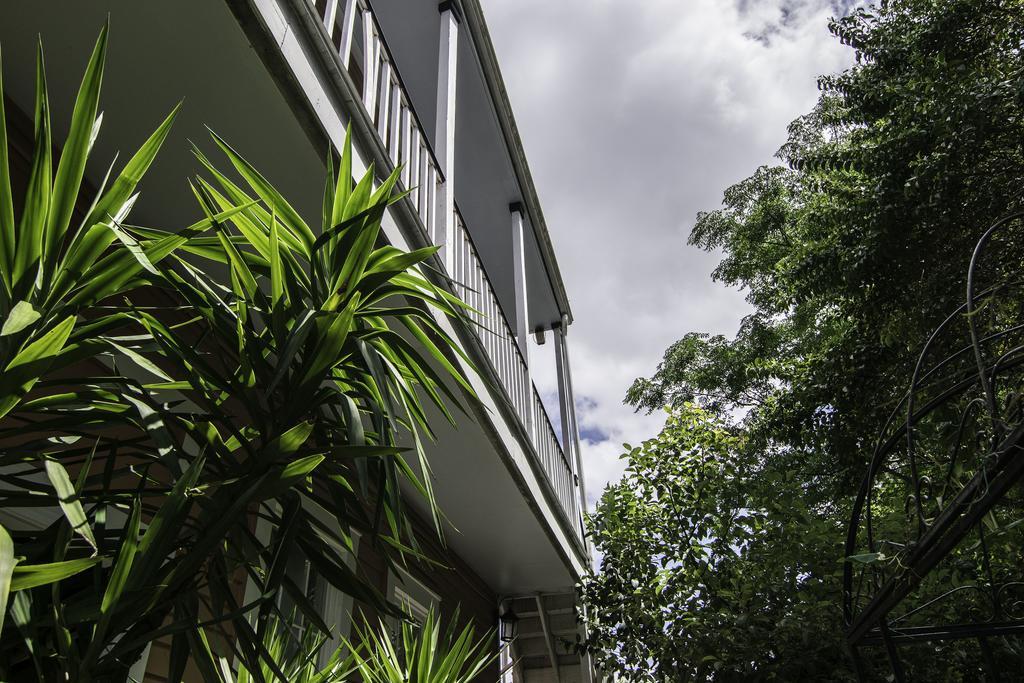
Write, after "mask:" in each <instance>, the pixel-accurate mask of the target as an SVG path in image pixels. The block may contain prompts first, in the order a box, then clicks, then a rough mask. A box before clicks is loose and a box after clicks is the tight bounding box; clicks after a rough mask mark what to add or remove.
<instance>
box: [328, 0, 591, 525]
mask: <svg viewBox="0 0 1024 683" xmlns="http://www.w3.org/2000/svg"><path fill="white" fill-rule="evenodd" d="M309 2H310V4H312V5H313V7H314V8H315V9H316V12H317V14H319V16H320V18H321V20H322V21H323V24H324V27H325V28H326V29H327V35H328V36H329V37H330V39H331V42H332V43H333V45H334V47H335V49H336V50H337V53H338V56H339V57H340V59H341V63H342V65H343V66H344V68H345V69H346V70H347V71H348V74H349V76H350V77H351V78H352V82H353V83H354V84H355V85H356V87H357V88H359V89H361V92H362V100H363V106H364V107H365V108H366V112H367V113H368V114H369V116H370V119H371V120H372V122H373V125H374V128H375V129H376V131H377V135H378V137H379V140H380V142H381V144H382V145H383V146H384V148H385V149H386V150H387V153H388V156H389V157H390V159H391V161H392V163H394V165H395V167H396V168H397V167H399V166H400V167H401V168H402V175H401V184H402V187H403V189H411V192H410V195H409V198H410V200H411V201H412V203H413V206H415V207H416V212H417V214H418V215H419V217H420V219H421V220H422V221H423V227H424V228H426V231H427V235H428V236H429V237H430V239H431V240H432V241H434V242H435V243H438V242H439V240H440V239H442V238H443V235H444V226H443V225H441V224H439V222H438V221H440V220H442V216H440V215H439V214H438V205H439V203H438V201H437V198H438V194H439V192H440V191H441V190H442V189H443V188H442V185H443V183H444V176H443V175H442V173H441V171H440V166H439V164H438V163H437V159H436V158H435V157H434V153H433V150H432V149H431V148H430V144H429V142H428V139H427V137H426V135H425V134H424V131H423V126H422V124H421V123H420V121H419V118H418V117H417V116H416V112H415V110H414V109H413V107H412V104H411V103H410V100H409V95H408V93H407V92H406V88H405V86H404V85H403V84H402V79H401V77H400V76H399V73H398V70H397V69H396V68H395V63H394V60H393V58H392V56H391V52H390V51H389V50H388V47H387V43H386V42H385V40H384V37H383V36H382V34H381V30H380V26H379V25H378V24H377V20H376V19H375V18H374V16H373V12H372V10H371V9H370V6H369V4H368V3H367V1H366V0H309ZM449 247H450V248H451V249H452V255H451V260H450V263H451V268H452V272H451V273H449V275H450V276H451V278H452V280H453V281H454V283H455V289H456V292H457V293H458V294H459V295H460V296H461V297H462V298H463V299H464V300H465V301H466V302H467V303H468V304H469V305H470V306H471V307H472V308H473V309H474V311H472V312H470V313H469V318H470V320H471V322H473V323H474V327H475V328H476V335H477V338H478V340H479V341H480V345H481V346H482V347H483V350H484V353H485V354H486V355H487V359H488V360H489V361H490V364H491V367H492V368H493V369H494V372H495V374H496V375H497V378H498V381H499V382H500V384H501V386H502V388H503V389H504V391H505V395H506V397H507V398H508V402H509V404H510V405H511V407H512V410H513V411H514V412H515V414H516V416H517V417H518V418H519V421H520V423H521V424H522V426H523V427H524V429H525V430H526V432H527V434H528V435H529V438H530V442H531V445H532V446H533V450H534V452H535V453H536V455H537V458H538V460H539V461H540V464H541V467H542V468H543V470H544V473H545V475H546V477H547V480H548V482H549V483H550V485H551V488H552V490H553V491H554V493H555V496H556V498H557V499H558V502H559V505H560V507H561V508H562V511H563V512H564V513H565V516H566V518H567V519H568V521H569V525H570V526H571V527H572V528H573V529H574V530H575V532H576V534H577V535H580V534H581V530H580V523H579V522H580V500H579V494H578V492H579V488H578V487H577V485H576V479H575V475H574V474H573V471H572V467H571V466H570V464H569V460H568V458H567V457H566V454H565V453H564V451H563V449H562V446H561V444H560V443H559V440H558V437H557V436H556V434H555V430H554V428H553V427H552V426H551V419H550V418H549V417H548V414H547V410H546V409H545V408H544V403H543V402H542V401H541V400H540V396H539V394H538V393H537V389H536V388H535V387H534V386H533V382H532V381H531V380H530V373H529V370H528V368H527V365H526V361H525V360H524V358H523V354H522V352H521V351H520V348H519V344H518V342H517V341H516V335H515V334H514V333H513V331H512V328H511V326H510V325H509V322H508V320H509V318H508V317H507V316H506V315H505V312H504V311H503V310H502V308H501V304H500V303H499V301H498V297H497V296H496V295H495V293H494V288H493V287H492V285H491V281H490V279H489V278H488V277H487V272H486V271H485V270H484V267H483V263H482V262H481V260H480V256H479V254H478V253H477V250H476V247H475V246H474V245H473V240H472V238H471V237H470V235H469V232H468V231H467V230H466V225H465V223H464V222H463V220H462V216H461V215H460V214H459V213H458V211H455V215H454V221H453V226H452V235H451V237H450V242H449Z"/></svg>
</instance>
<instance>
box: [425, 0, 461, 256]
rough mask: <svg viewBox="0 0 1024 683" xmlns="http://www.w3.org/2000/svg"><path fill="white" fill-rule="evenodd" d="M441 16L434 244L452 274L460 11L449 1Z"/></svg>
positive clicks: (447, 0) (441, 6) (442, 7)
mask: <svg viewBox="0 0 1024 683" xmlns="http://www.w3.org/2000/svg"><path fill="white" fill-rule="evenodd" d="M438 10H439V11H440V13H441V49H440V51H439V56H438V65H437V135H436V136H435V138H436V140H437V160H438V163H440V164H441V165H442V168H441V172H442V173H444V183H442V184H441V186H440V187H438V189H437V196H436V202H437V204H436V207H437V209H436V215H435V219H434V234H433V235H431V236H430V238H431V239H432V240H433V242H434V244H436V245H439V246H440V247H441V252H440V257H441V262H442V263H443V264H444V266H445V269H446V271H447V272H448V274H449V275H450V274H451V273H453V272H454V263H453V261H452V257H453V252H454V250H453V249H452V237H453V235H454V234H455V226H454V223H455V94H456V90H457V88H456V75H457V73H458V56H459V22H460V19H461V18H460V17H459V12H458V8H457V7H456V6H455V3H454V2H452V0H446V1H445V2H442V3H441V4H440V5H439V6H438Z"/></svg>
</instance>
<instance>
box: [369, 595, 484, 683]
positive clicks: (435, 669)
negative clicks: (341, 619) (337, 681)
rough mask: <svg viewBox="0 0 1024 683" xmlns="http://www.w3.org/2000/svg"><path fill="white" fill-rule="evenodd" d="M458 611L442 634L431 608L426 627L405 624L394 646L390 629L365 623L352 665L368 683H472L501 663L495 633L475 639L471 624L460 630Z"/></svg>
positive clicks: (403, 623)
mask: <svg viewBox="0 0 1024 683" xmlns="http://www.w3.org/2000/svg"><path fill="white" fill-rule="evenodd" d="M458 622H459V614H458V611H456V613H455V614H454V615H453V616H452V618H451V619H450V621H449V624H448V628H447V629H445V630H444V631H442V630H441V622H440V618H439V617H438V615H437V614H436V612H435V611H434V610H433V608H431V610H430V611H429V612H428V613H427V617H426V619H425V620H424V622H423V624H421V625H417V624H414V623H412V622H408V621H403V622H402V633H401V641H400V642H394V641H393V640H392V637H391V636H390V635H389V634H388V630H387V627H386V626H385V625H384V623H383V622H379V623H378V626H377V628H376V629H374V628H372V627H371V626H370V625H369V624H364V625H363V627H362V628H360V629H358V638H357V641H356V643H355V644H354V645H352V644H349V650H350V653H351V658H352V662H353V664H354V667H355V670H356V671H358V673H359V675H360V677H361V679H362V680H363V681H364V683H470V681H472V680H474V679H475V678H476V677H477V676H478V675H479V674H480V673H481V672H482V671H483V670H484V669H485V668H486V667H487V666H488V665H489V664H491V663H492V662H493V661H494V660H495V659H497V656H498V651H497V648H496V647H494V633H493V632H488V633H486V634H484V635H483V636H482V637H481V638H480V639H476V637H475V629H474V628H473V625H472V624H467V625H466V626H464V627H463V628H462V630H461V631H457V630H456V624H457V623H458Z"/></svg>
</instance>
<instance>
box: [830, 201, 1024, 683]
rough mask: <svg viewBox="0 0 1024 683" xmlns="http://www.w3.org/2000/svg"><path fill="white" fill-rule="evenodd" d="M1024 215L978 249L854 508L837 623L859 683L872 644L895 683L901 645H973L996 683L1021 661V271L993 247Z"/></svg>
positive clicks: (990, 234)
mask: <svg viewBox="0 0 1024 683" xmlns="http://www.w3.org/2000/svg"><path fill="white" fill-rule="evenodd" d="M1022 219H1024V212H1022V213H1017V214H1013V215H1010V216H1007V217H1006V218H1004V219H1002V220H1000V221H999V222H997V223H996V224H995V225H993V226H992V227H991V228H989V229H988V230H987V231H986V232H985V233H984V234H983V235H982V237H981V238H980V239H979V241H978V243H977V245H976V247H975V249H974V253H973V254H972V256H971V260H970V263H969V266H968V276H967V291H966V298H965V301H964V303H963V304H961V305H960V306H959V307H958V308H957V309H956V310H955V311H953V312H952V313H951V314H950V315H949V317H947V318H946V319H945V321H944V322H943V323H942V324H941V325H939V327H938V328H936V330H935V331H934V332H933V334H932V335H931V337H930V338H929V339H928V341H927V343H926V344H925V345H924V348H923V349H922V351H921V353H920V356H919V357H918V362H917V365H916V367H915V369H914V373H913V376H912V378H911V382H910V386H909V389H908V391H907V393H906V395H905V396H904V398H903V400H902V401H901V403H900V405H899V406H897V407H896V409H895V410H894V411H893V412H892V414H891V415H890V417H889V419H888V421H887V422H886V424H885V426H884V427H883V429H882V430H881V432H880V434H879V437H878V440H877V444H876V446H875V449H874V452H873V454H872V457H871V461H870V464H869V466H868V470H867V473H866V475H865V477H864V479H863V481H862V483H861V487H860V490H859V492H858V494H857V497H856V500H855V502H854V507H853V511H852V514H851V518H850V524H849V528H848V535H847V540H846V556H847V562H846V564H845V570H844V576H843V613H844V618H845V621H846V626H847V642H848V644H849V646H850V649H851V653H852V656H853V658H854V661H855V663H856V666H857V671H858V676H860V677H861V679H864V678H865V677H867V676H869V675H870V672H869V671H868V667H869V660H868V658H866V657H865V652H867V651H869V650H871V649H873V648H877V649H880V650H882V651H884V652H885V656H886V658H887V659H888V663H889V667H890V669H891V675H892V677H894V678H895V680H897V681H903V680H906V679H907V678H908V676H909V673H908V672H907V671H906V670H905V665H904V661H903V659H902V658H901V652H903V648H905V647H913V646H921V645H930V646H933V647H934V646H935V645H936V644H941V643H945V642H949V641H962V640H965V639H971V640H973V641H975V642H976V644H977V649H978V653H979V655H980V657H979V666H980V668H981V670H983V671H984V672H985V675H986V677H987V678H989V679H991V680H1001V679H1002V677H1003V676H1006V675H1009V674H1008V673H1007V672H1006V670H1005V669H1006V666H1005V663H1006V662H1007V661H1015V662H1017V663H1020V662H1024V649H1021V645H1022V643H1024V638H1022V637H1021V636H1024V557H1022V555H1021V549H1022V547H1024V546H1022V545H1021V541H1022V540H1024V499H1022V498H1021V496H1020V493H1021V491H1020V489H1021V487H1020V485H1019V483H1020V481H1021V479H1022V478H1024V394H1022V389H1024V280H1022V279H1020V278H1021V274H1022V272H1024V264H1019V263H1018V264H1012V263H1006V262H1005V261H1006V259H1005V258H1002V256H1003V255H1004V254H1005V253H1007V252H1004V251H1001V250H997V249H995V243H996V242H995V240H996V239H997V238H999V237H1001V236H1002V235H1004V234H1012V233H1009V232H1008V231H1009V229H1011V228H1014V227H1017V228H1019V227H1020V226H1021V224H1022V222H1024V221H1022ZM1017 234H1018V236H1019V231H1017ZM983 283H986V284H983ZM1013 675H1015V676H1016V675H1021V670H1020V669H1017V670H1015V671H1014V672H1013Z"/></svg>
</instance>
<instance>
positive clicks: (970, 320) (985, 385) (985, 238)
mask: <svg viewBox="0 0 1024 683" xmlns="http://www.w3.org/2000/svg"><path fill="white" fill-rule="evenodd" d="M1022 217H1024V211H1020V212H1017V213H1011V214H1010V215H1009V216H1006V217H1005V218H1002V219H1000V220H998V221H996V222H995V224H994V225H993V226H992V227H990V228H989V229H988V230H986V231H985V232H984V234H982V236H981V238H980V239H979V240H978V243H977V244H976V245H975V247H974V253H973V254H971V264H970V266H968V268H967V327H968V329H969V330H970V333H971V345H972V346H973V347H974V360H975V362H976V363H977V365H978V381H979V382H980V383H981V388H982V391H984V393H985V398H986V400H987V401H988V408H989V411H990V412H991V414H992V420H993V425H992V426H993V429H996V428H997V426H996V424H995V419H996V414H997V408H996V395H995V391H993V389H992V385H991V383H990V382H989V381H988V377H987V376H986V374H985V360H984V358H983V357H982V354H981V344H980V343H979V342H978V321H977V320H975V319H974V314H975V313H976V312H977V309H975V308H974V274H975V272H976V269H977V266H978V259H979V258H980V257H981V254H982V252H983V251H984V249H985V246H986V245H987V244H988V242H989V240H990V239H992V235H993V234H995V232H996V231H997V230H999V229H1000V228H1002V227H1003V226H1004V225H1008V224H1009V223H1011V222H1013V221H1015V220H1017V219H1019V218H1022Z"/></svg>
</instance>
